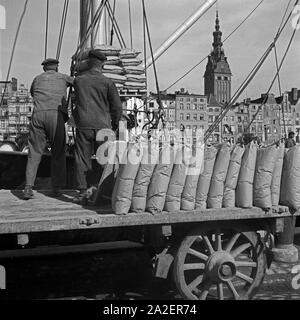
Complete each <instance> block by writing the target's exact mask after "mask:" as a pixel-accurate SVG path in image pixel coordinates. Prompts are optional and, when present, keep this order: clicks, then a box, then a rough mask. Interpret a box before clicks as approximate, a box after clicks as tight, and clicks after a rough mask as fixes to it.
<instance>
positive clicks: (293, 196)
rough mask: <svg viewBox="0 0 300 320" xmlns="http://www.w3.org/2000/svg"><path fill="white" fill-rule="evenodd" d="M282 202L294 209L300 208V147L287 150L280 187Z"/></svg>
mask: <svg viewBox="0 0 300 320" xmlns="http://www.w3.org/2000/svg"><path fill="white" fill-rule="evenodd" d="M280 204H282V205H284V206H288V207H290V208H292V209H294V210H299V208H300V147H299V146H294V147H292V148H289V149H287V150H286V151H285V155H284V158H283V169H282V178H281V188H280Z"/></svg>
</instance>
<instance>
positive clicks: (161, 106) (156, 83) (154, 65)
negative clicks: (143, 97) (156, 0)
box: [142, 0, 165, 127]
mask: <svg viewBox="0 0 300 320" xmlns="http://www.w3.org/2000/svg"><path fill="white" fill-rule="evenodd" d="M142 5H143V23H144V25H145V29H146V31H147V36H148V42H149V49H150V52H151V57H152V64H153V72H154V77H155V85H156V91H157V103H158V108H159V115H158V119H157V122H158V121H159V120H162V124H163V127H164V126H165V123H164V118H163V116H164V111H163V109H164V108H163V105H162V101H161V96H160V90H159V84H158V77H157V71H156V64H155V59H154V55H153V48H152V42H151V37H150V30H149V25H148V19H147V14H146V7H145V1H144V0H142Z"/></svg>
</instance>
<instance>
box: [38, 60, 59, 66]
mask: <svg viewBox="0 0 300 320" xmlns="http://www.w3.org/2000/svg"><path fill="white" fill-rule="evenodd" d="M49 64H59V61H58V60H57V59H52V58H48V59H46V60H44V61H43V62H42V66H46V65H49Z"/></svg>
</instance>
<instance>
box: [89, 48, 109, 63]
mask: <svg viewBox="0 0 300 320" xmlns="http://www.w3.org/2000/svg"><path fill="white" fill-rule="evenodd" d="M89 57H90V58H96V59H99V60H101V61H105V60H107V58H106V56H105V54H103V53H102V52H101V50H99V49H93V50H91V51H90V52H89Z"/></svg>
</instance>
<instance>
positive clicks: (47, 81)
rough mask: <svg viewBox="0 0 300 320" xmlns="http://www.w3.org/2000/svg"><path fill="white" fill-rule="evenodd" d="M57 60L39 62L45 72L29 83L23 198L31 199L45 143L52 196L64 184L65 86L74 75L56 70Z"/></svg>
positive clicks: (55, 194)
mask: <svg viewBox="0 0 300 320" xmlns="http://www.w3.org/2000/svg"><path fill="white" fill-rule="evenodd" d="M58 64H59V61H58V60H56V59H51V58H49V59H46V60H45V61H43V62H42V66H43V69H44V72H43V73H42V74H40V75H38V76H37V77H35V79H34V80H33V82H32V85H31V89H30V93H31V95H32V97H33V103H34V109H33V113H32V118H31V124H30V130H29V139H28V146H29V154H28V161H27V167H26V185H25V190H24V200H28V199H31V198H33V191H32V187H33V186H34V182H35V178H36V174H37V170H38V167H39V164H40V161H41V157H42V155H43V153H44V151H45V147H46V145H47V139H48V141H49V143H50V146H51V155H52V159H51V177H52V188H53V195H54V196H58V195H59V189H60V188H62V187H64V186H65V184H66V155H65V147H66V134H65V120H66V117H67V106H66V96H67V87H68V86H70V85H71V84H72V83H73V78H72V77H69V76H68V75H66V74H62V73H59V72H58Z"/></svg>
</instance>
